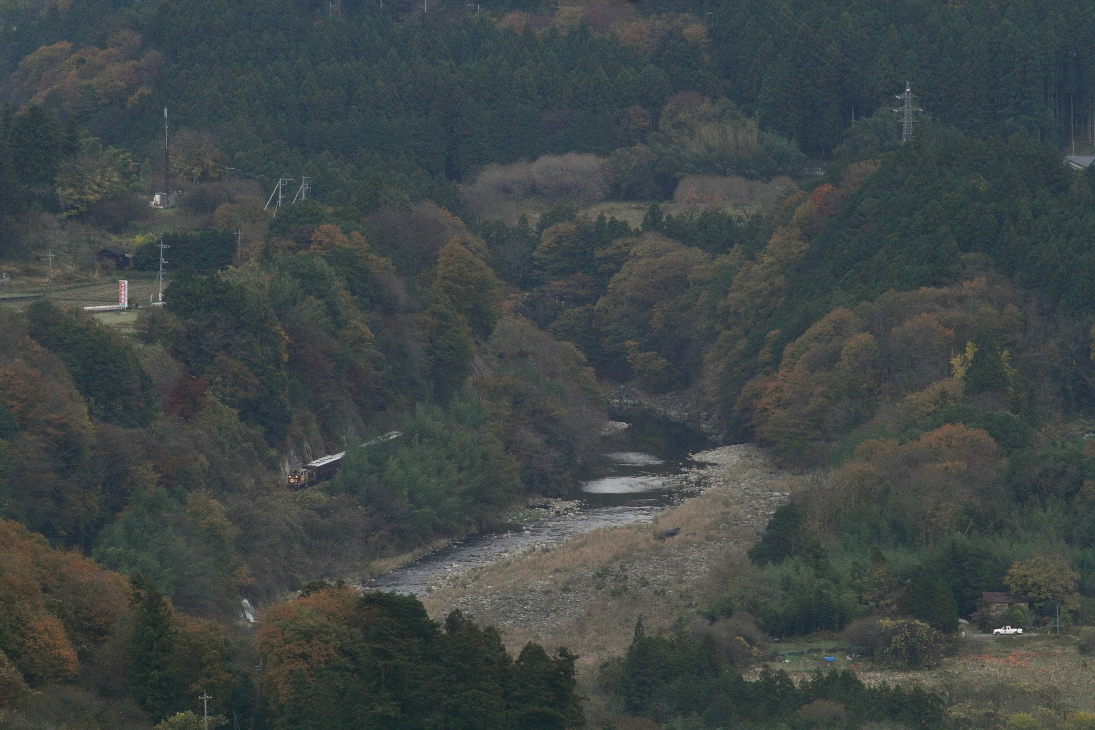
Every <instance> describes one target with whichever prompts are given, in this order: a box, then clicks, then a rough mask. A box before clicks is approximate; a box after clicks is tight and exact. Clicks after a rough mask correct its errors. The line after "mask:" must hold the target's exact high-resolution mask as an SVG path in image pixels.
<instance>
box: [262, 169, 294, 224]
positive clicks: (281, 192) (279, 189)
mask: <svg viewBox="0 0 1095 730" xmlns="http://www.w3.org/2000/svg"><path fill="white" fill-rule="evenodd" d="M287 182H293V179H292V178H289V177H279V178H278V184H277V185H275V186H274V192H272V193H270V197H269V199H267V201H266V207H265V208H263V210H269V209H270V206H271V205H273V206H274V215H277V214H278V208H280V207H281V203H282V199H283V198H284V196H285V183H287ZM275 196H277V199H278V202H277V203H274V197H275Z"/></svg>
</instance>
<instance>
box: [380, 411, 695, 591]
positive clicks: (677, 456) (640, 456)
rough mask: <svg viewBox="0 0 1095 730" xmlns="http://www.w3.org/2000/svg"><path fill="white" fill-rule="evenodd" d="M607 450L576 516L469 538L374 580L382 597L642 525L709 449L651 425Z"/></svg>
mask: <svg viewBox="0 0 1095 730" xmlns="http://www.w3.org/2000/svg"><path fill="white" fill-rule="evenodd" d="M607 444H608V446H609V447H610V450H609V451H607V452H606V453H605V455H604V459H603V460H602V463H601V464H600V465H599V467H598V470H597V473H596V474H595V475H593V477H592V478H591V479H588V480H586V481H583V482H581V483H580V484H578V485H576V486H575V489H574V491H573V493H572V494H571V495H570V499H574V500H578V505H577V510H576V511H573V512H571V513H569V514H566V515H562V516H554V517H547V518H544V519H540V520H533V521H530V522H525V523H524V524H523V525H522V529H520V530H514V531H510V532H498V533H484V534H479V535H473V536H471V537H468V538H467V539H465V540H461V541H460V542H456V543H453V544H452V545H449V546H448V547H446V548H443V549H441V550H437V551H435V552H432V553H429V554H428V555H425V556H423V557H421V558H419V559H418V560H416V561H415V562H413V563H410V564H409V565H406V566H404V567H402V568H400V569H398V570H395V571H393V572H391V573H388V574H386V575H382V576H380V577H378V578H377V579H376V580H375V581H372V582H371V583H370V585H369V587H371V588H376V589H378V590H382V591H395V592H397V593H406V594H411V595H415V596H424V595H425V594H426V593H427V586H429V585H430V584H431V583H433V582H434V581H435V580H436V578H437V577H438V576H440V575H444V574H446V573H451V572H463V571H465V570H469V569H472V568H477V567H481V566H484V565H487V564H489V563H492V562H494V561H495V560H498V559H500V558H503V557H505V556H507V555H511V554H513V553H515V552H518V551H520V550H523V549H526V548H530V547H536V546H540V545H549V544H552V543H556V542H560V541H562V540H565V539H567V538H569V537H572V536H574V535H580V534H582V533H584V532H589V531H590V530H596V529H598V528H601V527H613V526H616V525H626V524H629V523H632V522H650V521H651V520H653V519H654V516H655V515H656V514H657V513H658V512H660V511H661V510H663V509H665V507H667V506H668V505H670V504H674V503H675V502H678V501H679V500H680V498H681V488H682V486H683V481H682V480H681V479H680V478H679V476H680V473H681V470H682V469H683V468H684V467H686V466H689V465H690V464H691V462H689V460H688V455H689V454H691V453H695V452H696V451H699V450H702V449H705V448H709V447H710V445H711V444H710V443H709V442H707V441H706V440H705V439H703V437H702V436H699V435H697V434H695V433H694V432H692V431H689V430H687V429H685V428H684V427H681V426H679V425H676V424H672V423H669V422H662V421H658V420H655V419H650V420H645V421H643V422H641V423H634V424H629V427H628V428H626V429H624V430H623V431H622V432H621V433H620V434H619V435H617V436H615V437H613V438H611V439H609V440H607Z"/></svg>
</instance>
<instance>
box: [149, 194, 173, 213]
mask: <svg viewBox="0 0 1095 730" xmlns="http://www.w3.org/2000/svg"><path fill="white" fill-rule="evenodd" d="M178 195H179V194H178V193H177V192H176V193H155V194H154V195H153V196H152V200H150V201H149V202H148V204H149V205H151V206H152V207H153V208H159V209H161V210H162V209H164V208H174V207H175V199H176V198H177V197H178Z"/></svg>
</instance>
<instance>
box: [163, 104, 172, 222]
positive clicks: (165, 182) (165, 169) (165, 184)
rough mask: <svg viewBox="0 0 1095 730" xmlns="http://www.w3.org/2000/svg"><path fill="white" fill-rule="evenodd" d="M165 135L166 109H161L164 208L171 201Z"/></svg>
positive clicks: (167, 140) (168, 158)
mask: <svg viewBox="0 0 1095 730" xmlns="http://www.w3.org/2000/svg"><path fill="white" fill-rule="evenodd" d="M169 142H170V140H169V137H168V134H167V107H166V106H165V107H164V108H163V196H164V207H165V208H166V207H168V201H169V200H171V149H170V144H169Z"/></svg>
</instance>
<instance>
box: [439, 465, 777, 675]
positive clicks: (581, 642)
mask: <svg viewBox="0 0 1095 730" xmlns="http://www.w3.org/2000/svg"><path fill="white" fill-rule="evenodd" d="M693 458H694V459H695V460H696V461H697V462H702V465H701V466H697V467H695V468H691V469H686V470H685V471H684V472H683V473H682V475H681V477H680V478H682V479H683V480H685V481H686V482H687V486H688V491H689V492H690V493H692V494H694V496H691V497H689V498H687V499H685V500H684V501H683V502H682V503H681V504H679V505H676V506H673V507H669V508H667V509H666V510H664V511H663V512H661V513H659V514H658V515H657V517H655V518H654V521H653V522H647V523H635V524H630V525H626V526H622V527H615V528H608V529H600V530H595V531H593V532H589V533H586V534H582V535H579V536H577V537H573V538H571V539H569V540H566V541H564V542H562V543H558V544H554V545H544V546H538V547H533V548H529V549H527V550H524V551H521V552H518V553H516V554H512V555H508V556H505V557H503V558H501V559H499V560H497V561H495V562H494V563H491V564H490V565H487V566H482V567H478V568H475V569H471V570H467V571H463V572H453V573H449V574H447V575H445V576H443V577H439V578H438V579H437V580H436V581H434V582H433V583H432V584H431V585H430V592H429V594H428V595H427V596H426V597H425V599H424V602H425V604H426V607H427V609H428V610H429V611H430V614H431V615H432V616H433V617H434V618H437V619H441V618H443V617H444V616H445V615H446V614H447V613H448V612H449V611H451V610H453V609H457V608H458V609H460V610H462V611H463V612H465V613H466V614H468V615H470V616H472V617H473V618H475V619H476V620H477V621H479V622H480V623H483V624H489V625H493V626H496V627H498V629H499V630H500V631H501V632H502V636H503V639H504V640H505V641H506V643H507V645H508V646H509V647H510V648H511V649H512V650H514V651H516V650H519V649H520V647H521V646H523V645H524V643H525V642H527V641H536V642H539V643H542V644H544V645H545V646H547V647H550V648H554V647H558V646H566V647H567V648H569V649H570V650H571V651H573V652H575V653H577V654H578V655H579V656H580V659H579V670H580V671H581V672H582V673H583V674H584V675H585V676H586V677H587V678H588V676H589V675H590V674H591V671H590V670H591V669H592V668H595V667H596V666H598V665H599V664H600V663H601V662H603V661H604V660H605V659H607V658H609V657H611V656H618V655H620V654H622V653H623V652H624V651H626V649H627V646H628V644H629V643H630V641H631V637H632V629H633V627H634V624H635V621H636V619H638V617H639V616H640V615H641V616H642V617H643V622H644V624H645V625H646V626H647V628H648V630H653V631H657V630H661V629H665V628H668V627H669V626H670V625H671V624H672V623H673V622H674V621H675V620H676V619H677V618H678V617H679V616H680V615H681V613H682V612H686V611H688V610H689V609H693V608H695V607H697V606H699V605H702V604H703V603H704V602H706V601H708V600H710V599H711V598H713V597H714V595H715V593H716V590H717V583H718V580H717V573H718V571H720V570H725V569H727V566H730V565H732V564H733V563H734V562H735V561H736V560H739V559H741V557H742V556H743V554H744V551H745V549H747V548H748V546H750V545H752V544H753V542H754V541H755V540H756V537H757V535H758V533H759V532H760V531H761V530H762V529H763V528H764V525H765V524H766V523H767V520H768V518H769V516H770V515H771V514H772V512H774V511H775V509H776V507H777V506H779V505H780V504H781V503H783V502H784V501H785V500H786V498H787V494H786V493H785V492H783V491H780V490H779V487H780V484H779V478H780V476H781V475H780V474H779V473H777V472H776V471H775V469H774V468H773V466H772V464H771V462H770V461H769V460H768V458H767V456H766V455H765V454H764V452H763V451H762V450H761V449H759V448H757V447H755V446H750V445H735V446H723V447H720V448H717V449H712V450H710V451H705V452H703V453H700V454H696V455H695V456H694V457H693ZM564 518H565V517H564Z"/></svg>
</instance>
